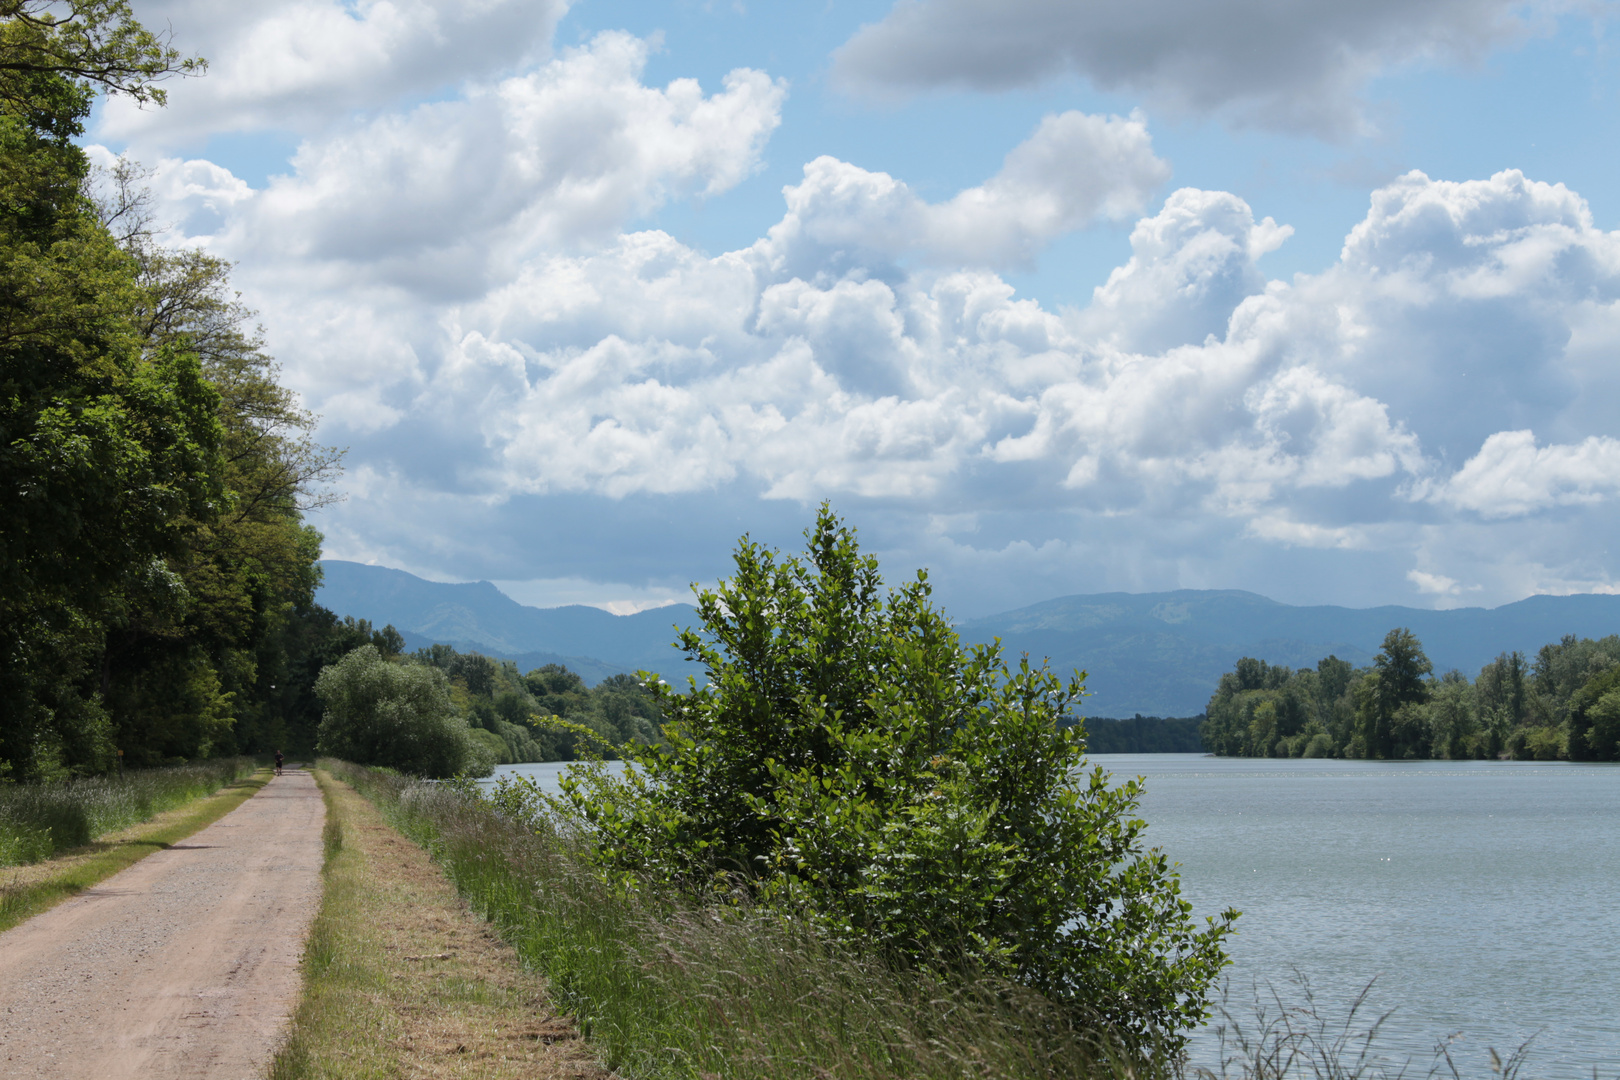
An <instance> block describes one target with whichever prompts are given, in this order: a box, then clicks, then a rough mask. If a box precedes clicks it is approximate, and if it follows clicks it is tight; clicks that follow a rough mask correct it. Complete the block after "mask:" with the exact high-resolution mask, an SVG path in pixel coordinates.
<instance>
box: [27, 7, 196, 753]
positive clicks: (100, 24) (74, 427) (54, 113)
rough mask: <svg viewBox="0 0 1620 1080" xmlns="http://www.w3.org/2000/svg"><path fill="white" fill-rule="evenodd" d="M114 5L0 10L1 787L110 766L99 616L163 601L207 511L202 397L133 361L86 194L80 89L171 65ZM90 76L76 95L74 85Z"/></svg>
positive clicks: (150, 95)
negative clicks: (174, 564)
mask: <svg viewBox="0 0 1620 1080" xmlns="http://www.w3.org/2000/svg"><path fill="white" fill-rule="evenodd" d="M127 16H128V10H127V8H125V7H122V6H121V5H118V4H110V3H91V4H80V5H73V4H45V3H9V4H4V5H0V503H3V504H4V505H5V507H6V512H5V514H4V515H0V773H5V774H9V775H13V776H29V777H41V778H49V777H53V776H59V775H64V774H66V773H67V772H69V771H73V770H80V771H83V770H95V769H98V768H104V767H106V766H107V765H108V764H109V763H110V761H111V756H112V752H113V749H114V747H113V740H112V726H111V723H110V721H109V719H108V717H107V716H106V713H105V711H104V710H103V708H102V706H101V702H100V700H99V695H98V694H97V692H96V671H95V668H96V666H97V654H98V652H99V645H100V640H101V631H102V628H103V626H104V625H105V623H106V621H107V620H109V619H115V618H117V617H119V615H120V614H121V612H122V610H123V609H124V607H125V606H126V604H127V603H128V602H129V600H130V599H131V598H132V597H139V598H142V600H143V602H146V603H149V604H151V605H154V606H163V605H168V604H172V603H175V602H176V601H177V600H178V598H179V593H180V585H179V582H178V580H177V578H176V577H175V575H174V574H173V573H172V572H171V571H170V570H169V568H168V566H167V564H166V562H165V560H166V558H167V557H168V556H171V555H176V554H178V553H180V552H182V551H183V550H184V549H185V546H186V543H187V540H188V537H189V534H190V531H191V529H192V527H193V524H192V523H193V522H195V521H197V520H202V519H206V518H208V517H210V516H211V515H213V514H214V513H215V512H216V511H217V508H218V506H219V505H220V502H221V499H222V486H221V483H220V473H219V468H218V464H219V452H220V444H221V433H220V429H219V424H218V420H217V417H216V408H217V402H218V396H217V394H216V393H215V392H214V390H213V388H212V387H211V386H210V385H209V384H208V382H207V380H206V379H205V378H204V377H203V375H202V372H201V368H200V365H199V364H198V362H197V360H196V358H195V357H194V356H191V355H188V354H186V353H184V352H180V351H177V350H175V349H173V348H169V347H164V348H159V349H157V350H154V351H152V352H151V353H149V354H148V353H147V352H145V351H143V349H142V347H141V343H140V339H139V334H138V332H137V330H136V326H135V324H134V321H133V318H132V313H133V311H134V309H135V307H136V303H137V300H136V296H137V292H138V285H137V283H136V280H135V272H134V267H133V265H132V263H131V262H130V260H129V258H128V257H127V256H126V255H125V254H124V253H123V252H121V251H120V250H119V248H118V246H117V244H116V243H115V242H114V241H113V239H112V237H111V236H110V235H109V234H108V232H107V230H106V229H105V228H103V227H102V225H101V223H100V222H99V221H98V220H97V218H96V215H95V213H94V212H93V208H92V206H91V203H90V201H89V199H88V198H87V197H86V195H85V192H84V182H85V178H86V174H87V163H86V160H85V157H84V154H83V152H82V151H81V150H80V149H79V148H78V147H77V145H75V144H74V141H73V140H74V139H75V138H76V137H78V136H79V135H81V134H82V133H83V122H84V118H85V117H86V116H87V115H88V112H89V109H90V105H91V102H92V100H93V96H94V91H93V84H99V85H100V86H102V87H103V88H106V89H109V90H113V91H116V92H122V93H128V94H131V95H133V96H137V97H141V96H143V95H144V97H145V100H155V99H156V97H157V96H158V95H157V93H156V91H155V90H154V89H153V88H152V86H151V83H152V81H153V80H155V79H156V78H159V77H161V76H162V75H163V74H166V73H170V72H172V71H173V70H176V69H177V68H178V67H180V66H183V64H184V62H183V61H180V60H179V59H178V58H177V57H176V56H173V55H171V54H170V53H169V52H168V51H166V50H165V49H164V48H163V47H162V46H161V44H160V43H157V42H156V39H154V38H151V36H150V35H147V36H145V37H143V36H142V32H137V30H136V28H135V25H136V24H134V23H133V20H130V19H129V18H128V17H127ZM87 80H89V81H87Z"/></svg>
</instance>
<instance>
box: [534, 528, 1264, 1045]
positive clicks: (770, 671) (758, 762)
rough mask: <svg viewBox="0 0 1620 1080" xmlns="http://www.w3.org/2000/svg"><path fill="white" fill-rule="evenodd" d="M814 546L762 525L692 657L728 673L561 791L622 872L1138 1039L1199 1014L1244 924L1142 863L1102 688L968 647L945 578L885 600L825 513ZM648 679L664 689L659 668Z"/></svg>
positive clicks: (689, 642)
mask: <svg viewBox="0 0 1620 1080" xmlns="http://www.w3.org/2000/svg"><path fill="white" fill-rule="evenodd" d="M806 536H807V539H808V541H809V550H808V552H807V555H806V558H805V559H803V560H801V559H798V558H787V559H783V560H778V558H777V556H776V554H775V553H774V552H771V551H767V550H765V549H763V548H761V547H760V546H758V545H755V544H753V543H751V542H750V541H749V540H748V538H747V537H744V538H743V540H742V541H741V543H740V545H739V547H738V550H737V552H736V556H735V561H736V568H737V572H736V576H735V577H734V578H732V579H731V580H730V581H727V582H722V583H721V586H720V588H719V591H718V592H708V591H705V592H703V593H701V594H700V595H699V601H698V617H699V618H700V619H701V620H702V623H703V626H704V633H703V634H699V633H697V632H694V631H687V632H685V633H684V634H683V635H682V638H681V646H682V648H683V649H684V650H685V652H686V653H687V654H688V656H689V658H691V659H694V660H697V661H699V662H701V663H702V664H703V665H704V667H705V668H706V669H707V672H708V682H707V684H706V685H705V686H703V687H698V686H697V685H696V682H695V681H694V680H688V689H687V692H686V693H684V694H676V693H674V692H673V691H671V690H670V689H669V688H668V687H667V686H666V685H663V684H658V694H659V697H660V699H661V700H660V705H661V707H662V713H663V715H664V716H665V717H667V718H668V719H669V723H668V724H667V725H666V727H665V735H666V738H667V740H668V741H667V743H666V744H664V745H661V746H641V747H630V748H626V749H625V751H624V754H625V756H626V757H627V758H628V759H630V760H632V761H633V763H634V764H635V765H636V766H639V768H637V769H632V770H631V771H630V772H628V773H626V774H623V775H622V776H621V775H619V774H615V773H610V772H609V771H607V770H606V769H605V768H601V767H598V768H595V769H591V770H585V771H584V772H583V773H576V774H575V775H574V776H573V777H572V778H570V779H565V781H564V785H563V786H564V790H565V792H566V797H565V798H564V799H562V800H559V802H558V804H557V805H558V806H559V808H561V809H563V810H564V811H565V812H567V813H571V814H572V815H573V816H574V817H575V819H576V820H577V821H578V822H579V823H580V825H581V826H582V827H583V829H584V831H585V832H586V834H587V835H589V836H591V837H593V838H594V839H595V840H596V841H597V843H596V846H595V847H594V849H593V850H594V857H595V858H596V859H597V860H598V862H599V864H600V865H601V867H602V868H603V869H604V870H605V871H607V872H608V873H609V874H610V876H611V875H613V874H619V875H624V876H625V877H624V880H626V881H629V880H640V879H641V878H642V877H643V876H644V875H649V874H650V875H652V876H653V877H654V878H656V879H658V880H661V881H664V882H666V883H669V884H672V885H675V886H678V887H680V888H683V889H684V890H686V891H689V892H694V891H695V892H699V893H701V892H703V891H704V890H706V889H708V888H710V887H711V886H712V885H713V884H714V883H716V881H717V880H718V881H719V882H720V883H721V884H723V885H724V886H725V887H727V888H730V887H733V886H734V885H736V884H738V883H742V884H744V885H745V886H746V888H747V889H748V890H749V891H750V893H751V895H752V899H753V900H754V901H755V902H757V903H762V904H765V905H770V906H776V907H779V908H782V909H785V910H789V911H794V912H802V913H803V914H804V915H805V916H807V917H808V918H809V919H810V921H811V922H813V923H814V924H816V925H818V926H819V927H821V928H822V929H823V930H824V931H826V932H827V933H829V934H830V935H831V936H832V937H834V938H838V939H844V940H849V941H856V942H860V943H862V944H868V943H876V944H877V945H879V946H880V947H881V951H882V952H883V953H884V954H885V955H888V956H890V957H892V958H896V959H898V960H900V961H901V962H906V963H912V964H921V965H925V966H929V965H938V964H941V963H944V964H946V965H948V966H952V967H957V968H959V969H971V970H976V971H984V972H989V973H993V974H996V975H998V976H1000V977H1004V978H1007V979H1009V980H1011V981H1013V982H1016V983H1019V984H1022V985H1024V986H1026V987H1030V988H1033V989H1035V990H1037V991H1039V992H1041V993H1042V994H1044V995H1046V996H1047V997H1048V998H1049V999H1051V1000H1053V1001H1056V1002H1061V1003H1064V1004H1065V1005H1066V1006H1067V1007H1069V1008H1071V1009H1073V1010H1075V1011H1077V1012H1084V1013H1085V1014H1086V1015H1088V1016H1091V1017H1093V1018H1095V1019H1097V1020H1099V1021H1101V1022H1102V1023H1103V1024H1104V1025H1105V1026H1106V1027H1108V1028H1110V1029H1112V1030H1113V1031H1115V1032H1116V1033H1119V1034H1121V1035H1123V1036H1125V1037H1128V1038H1131V1039H1135V1040H1140V1041H1142V1042H1143V1043H1146V1042H1149V1041H1164V1040H1174V1039H1176V1038H1179V1037H1180V1032H1181V1031H1182V1030H1184V1029H1186V1028H1190V1027H1192V1026H1194V1025H1196V1024H1197V1022H1198V1021H1199V1020H1201V1019H1202V1018H1203V1016H1204V1012H1205V1003H1206V1000H1207V995H1208V992H1209V988H1210V986H1211V984H1212V982H1213V981H1214V979H1215V978H1216V976H1217V975H1218V973H1219V971H1220V970H1221V968H1222V966H1223V965H1224V964H1225V962H1226V958H1225V956H1224V954H1223V953H1222V951H1221V948H1220V944H1221V940H1222V938H1223V937H1224V936H1225V935H1226V933H1227V932H1228V931H1229V928H1230V924H1231V921H1232V919H1234V918H1235V917H1236V914H1237V913H1236V912H1232V911H1229V912H1226V913H1225V914H1224V915H1223V916H1222V918H1221V919H1220V920H1210V921H1209V923H1208V925H1207V926H1206V927H1205V928H1204V929H1202V930H1199V929H1198V928H1197V927H1196V925H1195V924H1194V921H1193V919H1192V916H1191V905H1190V904H1189V903H1187V902H1186V901H1184V900H1183V899H1182V898H1181V896H1180V891H1179V883H1178V881H1177V878H1176V875H1175V873H1174V871H1173V870H1172V869H1171V867H1170V864H1169V863H1168V861H1167V860H1166V859H1165V857H1164V855H1163V854H1162V853H1161V852H1159V851H1158V850H1156V849H1155V850H1144V848H1143V844H1142V831H1143V829H1145V827H1146V825H1145V823H1144V822H1142V821H1141V820H1139V819H1138V818H1136V817H1135V810H1136V802H1137V799H1138V797H1139V795H1140V794H1141V790H1142V789H1141V785H1140V783H1139V782H1137V781H1131V782H1128V783H1125V784H1123V785H1121V786H1118V787H1111V786H1110V784H1109V777H1108V776H1107V774H1106V773H1104V772H1103V771H1102V770H1101V769H1100V768H1099V769H1094V770H1092V771H1090V772H1089V773H1087V772H1085V771H1084V764H1085V762H1084V746H1085V743H1084V729H1083V728H1082V727H1078V726H1076V727H1070V728H1067V729H1064V728H1061V727H1060V726H1059V725H1060V721H1062V720H1063V718H1064V717H1065V715H1066V714H1067V713H1068V712H1069V711H1070V706H1071V705H1072V704H1073V703H1074V702H1075V701H1076V699H1077V698H1078V697H1079V696H1080V694H1081V691H1082V683H1081V677H1079V676H1077V677H1076V678H1075V679H1074V680H1072V681H1071V682H1069V683H1068V684H1067V685H1065V684H1064V683H1063V682H1061V681H1060V680H1059V679H1058V678H1057V677H1056V676H1055V675H1053V674H1052V673H1050V672H1049V671H1047V670H1046V669H1045V668H1044V667H1041V668H1032V667H1031V666H1030V665H1029V663H1028V661H1027V660H1025V661H1022V662H1021V663H1020V664H1019V665H1018V667H1017V668H1016V669H1015V670H1009V669H1008V666H1007V664H1006V663H1005V662H1004V661H1003V659H1002V657H1001V654H1000V648H999V646H995V647H974V648H972V649H969V650H965V651H964V649H963V648H962V646H961V643H960V641H959V639H958V637H957V635H956V632H955V631H954V630H953V629H952V628H951V626H950V624H949V622H947V621H946V619H945V617H944V615H943V614H942V613H941V612H939V611H938V610H937V609H936V608H934V607H933V606H932V603H931V601H930V599H929V596H930V590H929V586H928V582H927V575H926V574H925V573H919V574H918V575H917V578H916V580H915V581H913V582H910V583H908V584H907V585H905V586H904V587H902V588H900V589H897V590H894V591H892V592H887V593H886V592H885V590H884V589H883V585H882V581H881V579H880V577H879V575H878V567H877V561H876V559H874V558H872V557H871V556H863V555H861V554H860V553H859V550H858V547H857V545H856V542H855V536H854V533H853V531H852V530H849V529H847V528H845V527H844V526H843V525H842V524H841V523H840V522H839V520H838V519H837V518H836V517H835V516H834V515H833V514H832V513H831V512H830V511H829V510H828V509H827V508H826V507H825V506H824V507H823V508H822V511H821V513H820V515H819V517H818V519H817V522H816V524H815V526H814V527H813V528H812V529H811V530H810V531H809V532H808V533H807V534H806ZM648 678H649V679H651V678H652V677H651V676H648Z"/></svg>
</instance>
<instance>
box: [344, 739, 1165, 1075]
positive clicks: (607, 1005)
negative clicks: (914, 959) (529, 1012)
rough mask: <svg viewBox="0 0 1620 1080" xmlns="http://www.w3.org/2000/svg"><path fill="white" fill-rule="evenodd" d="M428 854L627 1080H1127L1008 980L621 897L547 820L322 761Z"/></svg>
mask: <svg viewBox="0 0 1620 1080" xmlns="http://www.w3.org/2000/svg"><path fill="white" fill-rule="evenodd" d="M323 766H324V767H326V768H329V769H330V770H331V771H332V772H333V774H334V775H336V776H338V777H340V778H342V779H344V780H346V781H347V782H348V783H350V784H352V785H354V786H355V787H356V788H357V789H359V790H360V791H362V792H363V793H365V794H366V795H368V796H369V797H370V798H371V799H372V800H373V801H375V802H376V803H377V804H378V805H379V807H381V808H382V809H383V810H384V812H385V814H387V816H389V817H390V819H391V820H392V821H393V822H394V823H395V825H396V826H397V827H399V828H400V830H401V831H402V832H404V833H405V834H406V835H408V836H411V837H413V838H414V839H416V840H417V841H418V842H420V843H423V844H425V845H427V846H428V847H429V849H430V850H431V851H432V852H433V853H434V855H435V856H436V857H437V859H438V860H439V863H440V865H441V866H442V867H443V868H444V870H445V872H446V874H447V875H448V876H449V877H450V879H451V880H452V881H453V882H454V883H455V885H456V886H457V888H458V889H459V890H460V891H461V893H462V895H463V896H464V897H465V898H466V899H467V900H468V901H469V903H470V904H471V905H472V906H473V907H474V909H475V910H477V911H479V912H481V913H482V914H483V915H484V916H485V917H486V918H488V919H489V920H490V921H491V922H492V923H494V924H495V926H496V927H497V928H498V929H499V931H500V933H501V935H502V936H503V937H504V938H505V939H506V940H507V941H509V942H510V943H511V944H512V945H513V946H515V947H516V949H517V951H518V954H519V955H520V956H521V957H522V958H523V960H524V961H525V962H527V963H528V964H531V965H533V966H534V967H535V968H537V969H538V970H539V971H540V972H541V973H542V974H543V975H544V976H545V977H546V979H547V981H548V983H549V985H550V988H551V993H552V996H553V997H554V998H555V999H556V1000H557V1001H558V1002H559V1004H560V1005H561V1006H562V1007H564V1008H567V1009H570V1010H572V1011H573V1012H574V1013H575V1015H576V1016H577V1017H578V1018H579V1022H580V1026H581V1029H582V1030H583V1031H584V1033H585V1035H586V1037H587V1038H588V1039H589V1040H590V1041H591V1043H592V1044H593V1048H594V1049H595V1051H596V1053H597V1055H598V1056H599V1058H600V1059H601V1060H602V1061H603V1062H604V1064H606V1065H607V1067H608V1068H610V1069H612V1070H613V1071H614V1072H615V1073H616V1074H617V1075H619V1076H624V1077H634V1078H641V1077H648V1078H651V1077H683V1078H692V1080H706V1078H711V1077H714V1078H717V1077H727V1078H738V1080H754V1078H758V1080H766V1078H770V1080H780V1078H788V1077H815V1078H818V1080H831V1078H840V1080H842V1078H852V1080H853V1078H868V1077H870V1078H877V1077H883V1078H890V1077H897V1076H904V1077H908V1078H917V1080H924V1078H934V1077H939V1078H947V1077H948V1078H951V1080H962V1078H968V1077H973V1078H981V1077H982V1078H1007V1080H1014V1078H1023V1077H1031V1078H1033V1077H1042V1078H1064V1077H1088V1078H1094V1077H1103V1076H1107V1077H1118V1076H1120V1075H1122V1074H1126V1073H1130V1074H1131V1075H1136V1074H1138V1073H1140V1072H1143V1071H1144V1070H1145V1071H1148V1072H1157V1071H1162V1072H1165V1073H1168V1072H1169V1064H1168V1063H1164V1064H1162V1065H1160V1066H1157V1067H1155V1066H1153V1065H1151V1064H1145V1063H1136V1065H1135V1067H1134V1068H1133V1067H1131V1066H1130V1065H1128V1064H1127V1063H1126V1062H1124V1061H1123V1060H1122V1059H1120V1058H1119V1057H1118V1056H1117V1055H1115V1054H1112V1053H1109V1052H1108V1049H1107V1045H1106V1040H1105V1039H1101V1038H1099V1036H1098V1034H1097V1033H1096V1032H1094V1031H1091V1030H1087V1029H1085V1028H1083V1027H1081V1026H1077V1025H1076V1024H1075V1023H1074V1022H1073V1021H1072V1019H1071V1017H1070V1015H1069V1014H1068V1013H1066V1012H1064V1011H1062V1010H1060V1009H1058V1008H1056V1007H1055V1006H1053V1005H1052V1004H1051V1003H1049V1002H1047V1001H1046V1000H1045V999H1044V998H1041V997H1039V996H1038V995H1035V994H1033V993H1031V992H1028V991H1025V990H1021V989H1019V988H1016V987H1013V986H1009V985H1007V984H1005V983H1001V982H992V981H988V980H986V981H972V980H962V979H945V978H935V977H929V976H927V975H925V974H919V973H916V972H906V971H899V970H895V969H892V968H890V967H888V966H887V965H885V964H883V963H882V962H880V961H878V960H876V959H874V958H873V957H871V956H867V955H862V954H859V953H856V952H852V951H850V950H847V949H841V948H839V947H836V946H834V945H832V944H830V943H828V942H827V941H825V940H824V939H822V938H820V937H818V936H817V935H816V934H814V933H813V932H811V931H810V930H808V929H807V928H806V927H803V926H802V925H798V924H796V923H795V922H794V921H792V920H789V919H785V918H783V917H781V916H779V915H776V914H773V913H770V912H766V911H759V910H751V909H749V908H748V907H747V906H745V905H740V904H739V905H734V906H723V907H700V906H693V905H690V904H682V903H680V902H679V901H676V900H672V899H669V898H664V899H662V900H659V901H657V902H654V901H651V900H648V899H646V898H645V896H638V895H635V894H631V893H627V892H625V891H623V890H619V889H613V888H609V887H608V886H606V885H605V884H603V883H602V881H601V880H600V879H599V878H598V877H597V876H596V874H595V873H593V872H592V870H591V869H590V867H589V865H588V864H587V863H586V861H585V860H584V859H583V858H582V857H581V854H580V851H579V848H578V846H577V844H576V842H575V841H573V840H572V839H571V838H569V837H568V836H567V835H565V834H564V833H562V832H560V831H559V830H558V828H557V827H556V826H555V825H554V824H553V823H551V822H548V821H545V820H535V821H529V822H522V823H520V822H517V821H513V820H509V819H505V818H502V817H501V816H500V815H498V814H497V813H496V812H495V811H494V810H493V808H492V807H490V806H489V805H488V804H485V803H481V802H477V801H473V800H470V799H468V798H466V797H465V796H464V795H462V794H460V793H458V792H457V791H456V790H454V789H453V788H449V787H446V786H444V785H430V784H419V783H415V782H412V781H409V780H407V779H405V778H401V777H399V776H397V775H394V774H391V773H388V772H384V771H381V770H372V769H361V768H356V767H354V766H349V765H344V764H342V763H339V762H324V763H323Z"/></svg>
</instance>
